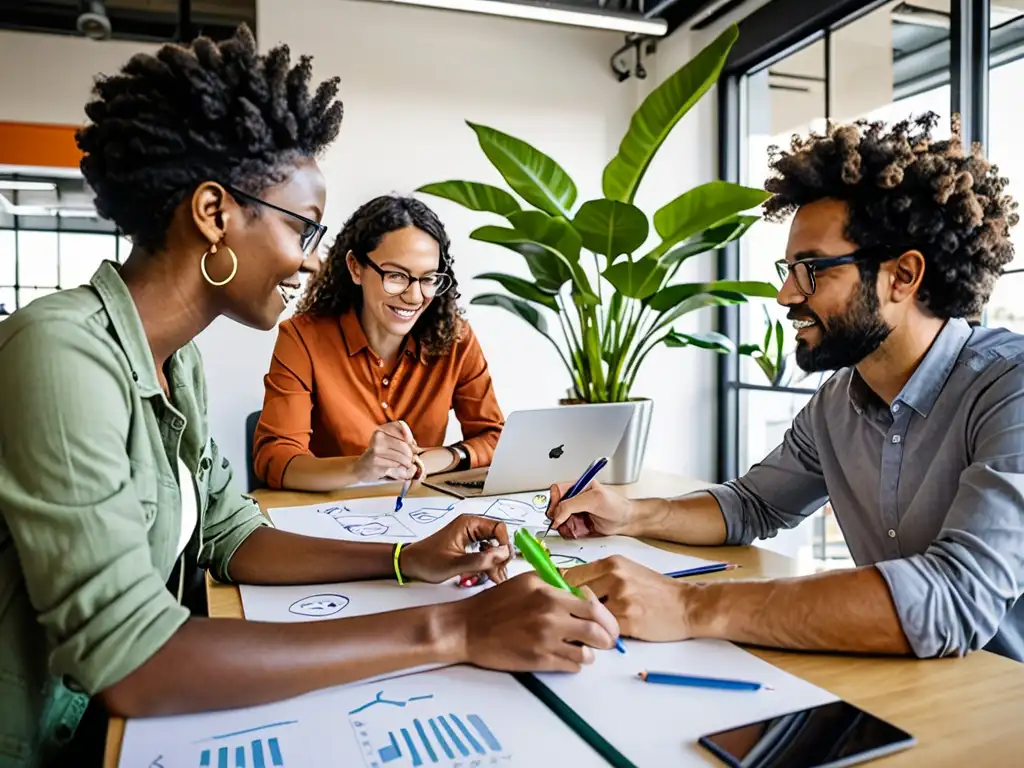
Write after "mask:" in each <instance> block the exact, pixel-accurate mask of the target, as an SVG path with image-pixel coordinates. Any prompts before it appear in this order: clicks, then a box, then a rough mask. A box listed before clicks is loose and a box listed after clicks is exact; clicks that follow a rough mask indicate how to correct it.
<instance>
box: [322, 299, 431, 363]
mask: <svg viewBox="0 0 1024 768" xmlns="http://www.w3.org/2000/svg"><path fill="white" fill-rule="evenodd" d="M339 323H340V325H341V336H342V338H343V339H344V340H345V349H346V350H348V356H349V357H354V356H355V355H358V354H359V353H360V352H362V351H363V350H364V349H365V350H367V351H368V352H369V354H371V355H373V356H374V358H376V357H377V353H376V352H374V351H373V349H372V348H371V347H370V342H369V341H368V340H367V338H366V332H365V331H363V324H362V323H361V322H359V315H358V314H357V313H356V310H355V308H350V309H348V310H346V311H345V313H344V314H342V316H341V318H340V319H339ZM400 354H405V355H408V356H409V357H411V358H414V359H419V361H420V362H421V363H425V362H426V355H425V353H424V351H423V345H422V344H420V343H419V341H417V340H416V339H415V338H413V335H412V334H411V333H410V334H409V335H408V336H406V337H405V340H404V341H403V342H402V350H401V353H400Z"/></svg>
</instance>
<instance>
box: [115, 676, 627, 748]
mask: <svg viewBox="0 0 1024 768" xmlns="http://www.w3.org/2000/svg"><path fill="white" fill-rule="evenodd" d="M118 765H119V768H245V767H248V768H285V767H287V768H292V767H293V766H303V768H337V766H345V768H411V767H412V766H420V765H431V766H436V767H437V768H471V766H481V767H482V766H505V765H508V766H539V765H565V766H573V767H574V768H577V767H578V768H591V767H593V768H599V767H601V766H606V765H607V764H606V763H605V762H604V760H603V759H602V758H601V757H600V756H599V755H598V754H597V753H596V752H595V751H594V750H593V749H592V748H591V747H590V746H589V745H588V744H587V743H586V742H584V741H583V740H582V739H581V738H580V737H579V736H578V735H576V733H575V732H574V731H572V730H571V729H570V728H569V727H568V726H566V725H564V724H563V723H562V722H561V721H560V720H559V719H558V718H557V717H556V716H555V715H554V714H553V713H551V712H550V711H549V710H548V709H547V708H546V707H545V706H544V705H543V704H541V703H540V702H539V701H538V700H537V699H536V698H534V697H533V695H532V694H530V693H529V692H528V691H527V690H526V689H525V688H523V687H522V686H521V685H520V684H519V683H517V682H516V681H515V680H514V679H513V678H512V677H510V676H509V675H505V674H501V673H498V672H488V671H485V670H480V669H473V668H471V667H449V668H446V669H441V670H435V671H431V672H424V673H421V674H416V675H408V676H405V677H395V678H391V679H389V680H385V681H379V682H374V683H368V684H357V685H348V686H341V687H337V688H331V689H327V690H324V691H320V692H317V693H312V694H309V695H306V696H301V697H298V698H294V699H289V700H286V701H282V702H277V703H274V704H267V705H263V706H258V707H248V708H244V709H234V710H225V711H220V712H212V713H206V714H201V715H184V716H176V717H161V718H149V719H134V720H129V721H128V723H127V725H126V727H125V734H124V741H123V744H122V747H121V757H120V760H119V762H118Z"/></svg>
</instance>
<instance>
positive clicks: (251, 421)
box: [245, 411, 263, 491]
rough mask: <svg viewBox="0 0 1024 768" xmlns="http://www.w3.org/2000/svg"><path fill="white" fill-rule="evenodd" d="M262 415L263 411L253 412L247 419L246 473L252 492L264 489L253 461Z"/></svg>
mask: <svg viewBox="0 0 1024 768" xmlns="http://www.w3.org/2000/svg"><path fill="white" fill-rule="evenodd" d="M261 413H262V411H253V412H252V413H250V414H249V415H248V417H246V419H245V472H246V476H247V480H248V483H249V490H250V491H255V490H256V489H257V488H262V487H263V483H262V482H261V481H260V479H259V478H258V477H256V467H255V465H254V464H253V460H252V449H253V445H254V443H255V442H256V440H255V436H256V425H257V424H259V423H260V414H261Z"/></svg>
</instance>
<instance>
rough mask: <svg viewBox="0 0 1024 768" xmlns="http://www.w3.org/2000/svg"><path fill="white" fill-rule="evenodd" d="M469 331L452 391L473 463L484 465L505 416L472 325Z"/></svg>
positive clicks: (491, 453)
mask: <svg viewBox="0 0 1024 768" xmlns="http://www.w3.org/2000/svg"><path fill="white" fill-rule="evenodd" d="M465 334H466V336H465V337H464V338H463V340H462V342H461V343H462V345H464V347H465V351H464V353H463V359H462V365H461V366H460V368H459V379H458V381H457V382H456V384H455V391H454V393H453V395H452V408H453V409H454V410H455V417H456V418H457V419H458V420H459V424H460V425H461V426H462V436H463V440H462V445H464V446H466V450H467V451H468V452H469V457H470V466H471V467H483V466H487V465H489V464H490V463H491V458H493V456H494V448H495V446H496V445H497V444H498V437H499V436H500V435H501V430H502V428H503V427H504V425H505V417H504V415H503V414H502V412H501V408H500V407H499V405H498V398H497V396H496V395H495V394H494V383H493V382H492V381H491V374H490V371H489V370H488V368H487V359H486V358H485V357H484V351H483V349H481V347H480V342H479V340H478V339H477V338H476V335H475V334H474V333H473V331H472V329H470V328H469V326H468V325H467V326H466V330H465Z"/></svg>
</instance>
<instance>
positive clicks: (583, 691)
mask: <svg viewBox="0 0 1024 768" xmlns="http://www.w3.org/2000/svg"><path fill="white" fill-rule="evenodd" d="M623 642H624V644H625V647H626V653H625V655H623V654H619V653H617V652H615V651H599V652H597V653H596V656H597V660H596V661H595V662H594V664H593V665H591V666H588V667H586V668H584V669H583V671H581V672H580V673H579V674H578V675H568V674H557V673H550V674H541V675H538V676H537V677H538V678H539V679H540V680H541V681H542V682H543V683H544V684H545V685H547V686H548V688H550V689H551V690H552V691H553V692H554V693H555V694H556V695H558V696H559V698H561V699H562V700H563V701H564V702H565V703H566V704H567V705H568V706H569V707H571V708H572V709H573V710H575V711H576V713H577V714H578V715H579V716H580V717H582V718H583V719H584V720H586V721H587V723H588V724H590V725H591V726H592V727H593V728H594V729H595V730H596V731H597V732H598V733H600V734H601V735H602V736H603V737H604V738H605V739H606V740H607V741H608V742H610V743H611V745H612V746H613V747H615V748H616V749H618V750H619V751H620V752H621V753H622V754H623V755H624V756H625V757H626V758H627V759H628V760H630V761H632V762H633V763H634V764H635V765H636V766H637V768H663V767H664V766H673V768H680V767H681V766H708V765H712V764H714V760H713V758H711V757H710V753H709V752H707V751H706V750H705V749H704V748H703V747H701V746H700V745H699V744H698V743H697V739H698V738H699V737H700V736H703V735H705V734H708V733H713V732H715V731H720V730H723V729H727V728H732V727H735V726H739V725H743V724H745V723H751V722H755V721H758V720H763V719H765V718H769V717H775V716H777V715H781V714H785V713H787V712H792V711H795V710H799V709H804V708H806V707H813V706H817V705H819V704H826V703H828V702H830V701H835V700H836V698H837V697H836V696H834V695H832V694H831V693H829V692H828V691H825V690H822V689H821V688H818V687H817V686H814V685H811V684H810V683H808V682H807V681H805V680H801V679H800V678H798V677H794V676H793V675H791V674H789V673H788V672H784V671H783V670H781V669H779V668H778V667H774V666H772V665H771V664H769V663H768V662H766V661H763V660H762V659H759V658H757V657H756V656H754V655H753V654H750V653H748V652H747V651H745V650H743V649H742V648H739V647H737V646H735V645H733V644H732V643H727V642H724V641H721V640H689V641H686V642H682V643H644V642H640V641H638V640H628V639H627V640H624V641H623ZM643 670H650V671H658V672H675V673H680V674H692V675H702V676H713V677H727V678H731V679H736V680H752V681H756V682H759V683H763V684H765V685H768V686H771V687H772V688H773V689H774V690H770V691H767V690H760V691H754V692H750V691H729V690H714V689H705V688H682V687H677V686H669V685H653V684H649V683H644V682H642V681H641V680H639V679H638V678H637V673H638V672H641V671H643ZM595 692H598V693H599V695H595ZM626 713H628V720H624V716H626Z"/></svg>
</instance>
